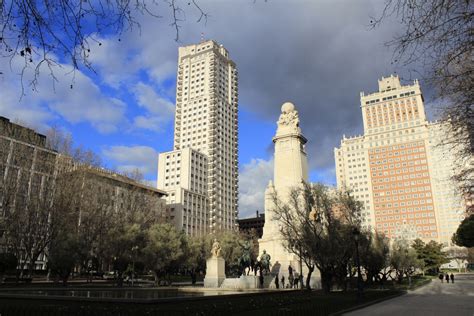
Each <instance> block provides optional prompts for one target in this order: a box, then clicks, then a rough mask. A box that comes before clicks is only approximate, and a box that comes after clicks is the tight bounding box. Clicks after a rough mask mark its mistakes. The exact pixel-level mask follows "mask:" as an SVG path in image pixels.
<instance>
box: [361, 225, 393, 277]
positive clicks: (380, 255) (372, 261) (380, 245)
mask: <svg viewBox="0 0 474 316" xmlns="http://www.w3.org/2000/svg"><path fill="white" fill-rule="evenodd" d="M363 236H365V239H366V240H367V242H365V243H364V244H366V247H363V248H362V251H361V255H360V257H361V265H362V266H363V267H364V269H365V271H366V273H367V282H368V283H371V282H374V281H379V280H380V274H381V272H382V270H383V269H384V268H386V267H388V266H389V265H390V240H389V239H388V238H387V237H386V236H385V235H384V234H383V233H379V232H366V233H365V234H363ZM382 277H383V276H382Z"/></svg>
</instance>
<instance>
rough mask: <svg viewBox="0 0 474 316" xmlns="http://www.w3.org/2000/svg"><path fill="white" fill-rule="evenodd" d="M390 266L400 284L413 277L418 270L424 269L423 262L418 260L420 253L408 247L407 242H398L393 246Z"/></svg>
mask: <svg viewBox="0 0 474 316" xmlns="http://www.w3.org/2000/svg"><path fill="white" fill-rule="evenodd" d="M391 254H392V255H391V257H390V265H391V266H392V267H393V269H394V270H395V273H396V278H397V280H398V282H399V283H401V282H402V281H403V278H404V277H408V278H409V277H411V276H412V275H413V274H414V273H415V271H416V270H417V269H422V268H423V260H420V259H418V253H417V252H416V250H415V249H413V248H411V247H410V246H409V245H408V242H407V241H406V240H397V241H395V242H394V243H393V244H392V249H391Z"/></svg>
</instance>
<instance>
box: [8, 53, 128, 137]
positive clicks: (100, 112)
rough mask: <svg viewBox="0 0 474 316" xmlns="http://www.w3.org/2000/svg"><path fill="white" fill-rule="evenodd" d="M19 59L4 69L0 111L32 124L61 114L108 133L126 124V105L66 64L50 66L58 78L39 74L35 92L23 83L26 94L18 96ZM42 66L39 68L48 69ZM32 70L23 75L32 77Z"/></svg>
mask: <svg viewBox="0 0 474 316" xmlns="http://www.w3.org/2000/svg"><path fill="white" fill-rule="evenodd" d="M23 62H24V61H23V60H21V58H17V59H14V60H13V62H12V69H13V70H12V71H8V72H5V74H4V77H3V78H1V80H2V81H3V82H2V84H3V86H2V89H1V90H0V100H1V101H0V114H1V115H6V116H9V117H10V118H18V119H20V120H22V121H25V122H27V123H29V124H32V125H35V126H39V127H41V126H44V125H46V124H47V122H48V121H49V120H51V119H53V118H58V117H62V118H63V119H64V120H66V121H68V122H70V123H72V124H76V123H82V122H87V123H89V124H91V125H92V126H93V127H94V128H95V129H97V130H98V131H99V132H101V133H110V132H114V131H116V130H117V129H118V126H119V125H120V124H123V123H125V117H124V111H125V104H124V103H123V102H122V101H121V100H119V99H116V98H111V97H107V96H105V95H103V94H102V92H101V90H100V88H99V87H98V86H97V85H96V84H95V83H94V82H93V81H92V80H91V79H90V78H89V77H88V76H86V75H85V74H84V73H82V72H81V71H79V70H76V71H73V70H74V69H73V68H72V67H71V66H69V65H64V64H60V65H58V66H53V73H54V76H55V77H56V79H57V81H55V82H53V80H52V79H51V78H50V77H49V76H45V75H46V73H41V74H42V75H40V76H39V77H38V83H37V84H36V91H31V90H30V87H29V86H28V85H27V83H25V88H27V89H28V90H26V91H25V92H26V93H25V95H24V96H23V97H22V98H21V99H20V96H21V93H22V91H21V86H20V82H19V76H20V75H19V73H20V71H21V67H22V66H23ZM0 63H1V66H2V67H1V68H3V67H7V63H8V62H7V61H6V59H5V58H1V59H0ZM45 68H46V66H43V68H42V71H44V72H46V71H48V70H47V69H45ZM33 71H34V70H33V69H32V68H27V69H26V71H25V73H24V78H25V79H26V78H33Z"/></svg>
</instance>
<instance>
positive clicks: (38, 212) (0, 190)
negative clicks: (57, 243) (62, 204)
mask: <svg viewBox="0 0 474 316" xmlns="http://www.w3.org/2000/svg"><path fill="white" fill-rule="evenodd" d="M3 126H6V127H7V128H6V129H5V130H2V131H1V133H0V206H1V211H2V213H1V214H0V217H2V224H3V227H2V228H1V230H3V237H2V243H3V247H4V248H6V250H7V251H11V252H13V253H14V254H15V256H16V257H17V258H18V260H19V261H20V262H19V264H20V267H21V268H22V270H23V268H28V271H29V274H30V275H31V273H32V272H33V269H34V267H35V263H36V261H37V260H38V257H39V256H40V254H42V253H43V252H44V250H45V249H46V248H47V246H48V244H49V243H50V241H51V239H52V238H54V235H55V233H56V228H57V226H56V222H55V221H54V220H53V219H54V218H55V216H56V212H57V209H56V208H55V205H54V203H53V199H54V195H55V192H56V190H57V186H56V183H55V172H56V155H55V153H54V152H51V151H48V150H46V149H44V148H43V147H41V146H37V145H34V144H37V143H38V141H41V138H40V137H39V136H38V135H37V134H35V133H34V132H33V131H32V130H29V129H26V128H11V129H10V127H12V125H8V124H6V125H3ZM39 145H40V144H39Z"/></svg>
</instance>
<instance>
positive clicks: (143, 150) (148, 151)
mask: <svg viewBox="0 0 474 316" xmlns="http://www.w3.org/2000/svg"><path fill="white" fill-rule="evenodd" d="M102 155H103V156H104V157H105V158H106V159H108V160H110V161H112V162H113V164H115V166H116V167H117V169H118V170H119V171H122V172H130V171H133V170H136V169H138V170H140V172H142V173H143V174H144V175H145V176H146V177H147V178H148V177H150V176H151V177H156V171H157V163H158V152H157V151H156V150H155V149H153V148H151V147H148V146H111V147H108V148H105V149H103V150H102Z"/></svg>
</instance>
